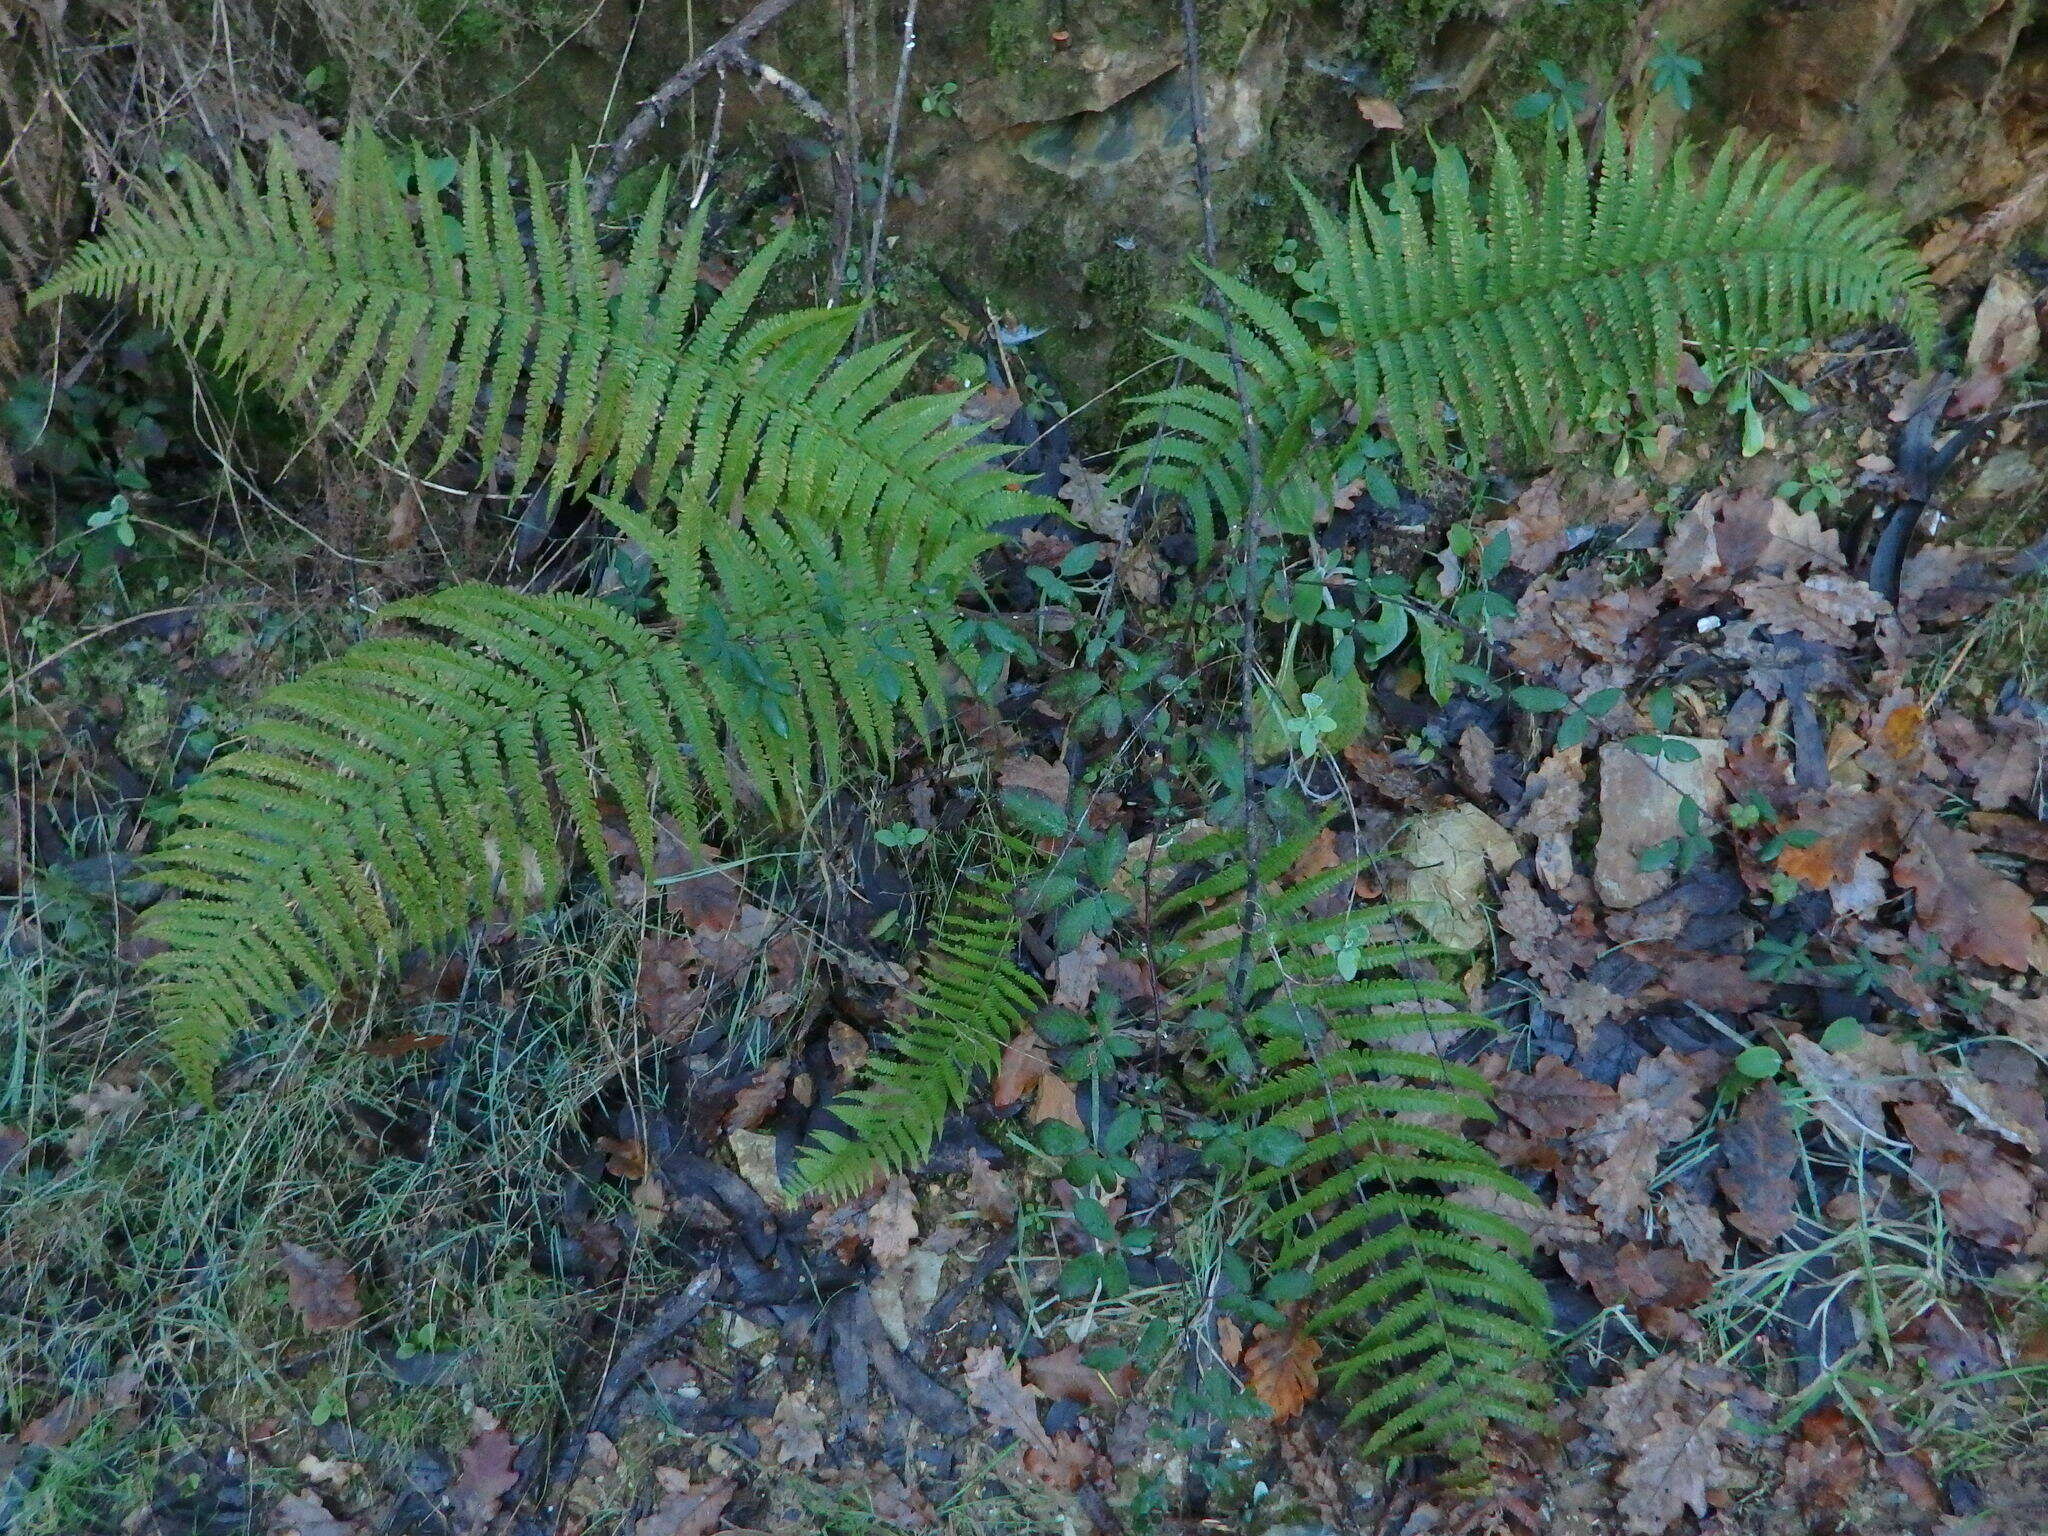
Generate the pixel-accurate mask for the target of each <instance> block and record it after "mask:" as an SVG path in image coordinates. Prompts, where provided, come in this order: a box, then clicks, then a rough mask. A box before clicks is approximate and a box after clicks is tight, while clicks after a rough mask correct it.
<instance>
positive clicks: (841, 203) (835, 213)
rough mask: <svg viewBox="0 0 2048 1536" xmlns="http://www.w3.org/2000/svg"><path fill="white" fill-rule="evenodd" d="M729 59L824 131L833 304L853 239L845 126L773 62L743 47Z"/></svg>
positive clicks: (828, 292)
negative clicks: (829, 156)
mask: <svg viewBox="0 0 2048 1536" xmlns="http://www.w3.org/2000/svg"><path fill="white" fill-rule="evenodd" d="M732 62H733V64H734V66H735V67H736V68H739V69H743V70H745V71H746V72H747V73H748V74H750V75H752V76H753V77H754V78H755V79H756V80H759V81H760V82H761V83H762V84H763V85H770V86H773V87H774V88H775V89H776V90H778V91H780V92H782V94H783V95H785V96H787V97H788V98H789V101H790V105H791V106H793V107H795V108H796V109H797V111H799V112H801V113H803V115H804V116H805V117H808V118H809V119H810V120H811V121H812V122H814V123H816V124H817V125H818V127H819V128H820V129H822V130H823V131H824V134H825V142H826V144H827V145H828V146H830V148H831V151H832V271H831V276H830V277H829V278H828V279H827V280H826V286H825V302H826V303H827V304H834V303H837V302H838V299H839V289H840V286H841V284H842V283H843V282H844V281H845V278H846V252H847V249H848V248H849V247H850V246H851V245H852V243H853V205H854V197H855V192H856V182H855V179H854V169H853V158H852V153H851V149H850V146H849V142H848V139H847V135H846V132H845V130H843V129H841V128H840V126H839V124H838V122H837V121H835V120H834V118H833V116H832V114H831V113H830V112H829V111H827V110H826V107H825V104H824V103H823V102H822V101H820V100H818V98H817V97H815V96H813V95H812V94H811V93H810V92H809V91H807V90H805V89H804V88H803V87H802V86H801V85H799V84H798V83H797V82H796V81H794V80H792V79H790V77H789V76H787V75H785V74H784V73H783V72H782V71H781V70H779V69H777V68H776V67H775V66H774V65H773V64H764V63H762V62H761V61H760V60H759V59H757V58H755V57H754V56H753V54H751V53H749V52H748V51H747V50H746V49H744V48H735V49H734V50H733V57H732Z"/></svg>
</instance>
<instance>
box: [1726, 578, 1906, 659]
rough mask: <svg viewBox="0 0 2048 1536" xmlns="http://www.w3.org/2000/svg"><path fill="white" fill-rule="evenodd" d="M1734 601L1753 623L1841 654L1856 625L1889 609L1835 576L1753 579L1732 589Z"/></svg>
mask: <svg viewBox="0 0 2048 1536" xmlns="http://www.w3.org/2000/svg"><path fill="white" fill-rule="evenodd" d="M1735 596H1736V598H1737V599H1738V600H1739V601H1740V602H1741V603H1742V606H1743V607H1745V608H1747V609H1748V610H1749V612H1750V615H1751V616H1752V617H1753V618H1755V619H1756V621H1757V622H1758V623H1760V624H1767V625H1769V626H1770V627H1771V628H1772V629H1774V630H1777V631H1778V632H1780V633H1781V634H1782V633H1787V632H1790V633H1794V634H1801V635H1804V636H1806V637H1807V638H1808V639H1809V640H1818V641H1819V642H1820V643H1821V644H1822V645H1831V646H1834V647H1835V648H1836V649H1838V650H1844V651H1846V650H1851V649H1853V648H1854V647H1855V645H1856V627H1857V626H1858V625H1859V624H1869V623H1872V622H1873V621H1875V620H1876V619H1877V618H1878V617H1879V616H1880V615H1882V614H1884V613H1885V612H1886V611H1887V610H1889V609H1890V607H1891V604H1890V603H1888V602H1886V601H1885V600H1884V598H1882V597H1881V596H1879V595H1878V593H1877V592H1876V591H1874V590H1873V589H1872V588H1871V587H1869V586H1867V585H1865V584H1864V583H1863V582H1861V581H1858V580H1857V579H1856V578H1855V577H1853V576H1850V575H1847V574H1845V573H1843V572H1841V571H1817V572H1815V573H1814V574H1813V575H1811V576H1806V577H1803V578H1796V577H1791V576H1764V577H1759V578H1758V579H1756V580H1755V581H1745V582H1743V583H1741V584H1740V585H1739V586H1737V587H1736V589H1735Z"/></svg>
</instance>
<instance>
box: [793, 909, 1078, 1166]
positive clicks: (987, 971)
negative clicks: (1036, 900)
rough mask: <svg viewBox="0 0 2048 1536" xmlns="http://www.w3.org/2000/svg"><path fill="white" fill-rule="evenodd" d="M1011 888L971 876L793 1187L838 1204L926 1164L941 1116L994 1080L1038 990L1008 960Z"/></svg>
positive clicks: (1012, 928) (1040, 997) (1013, 938)
mask: <svg viewBox="0 0 2048 1536" xmlns="http://www.w3.org/2000/svg"><path fill="white" fill-rule="evenodd" d="M1017 931H1018V917H1017V903H1016V893H1015V889H1014V882H1013V881H1011V880H1010V879H1008V878H1006V876H1005V874H1004V872H1001V871H999V872H998V873H997V874H996V875H991V876H981V877H969V878H968V879H967V880H966V881H965V882H963V883H962V885H961V886H960V887H959V889H958V890H956V891H955V892H954V895H953V899H952V901H951V903H950V904H949V905H948V906H947V908H946V911H945V914H944V915H943V916H942V917H941V918H940V919H939V922H938V924H937V928H936V931H935V932H934V934H933V935H932V942H931V947H930V949H929V950H928V951H927V953H926V955H925V960H924V972H923V974H922V975H921V976H920V977H919V979H918V983H917V990H916V993H915V994H914V996H913V1007H914V1010H915V1011H914V1012H913V1014H912V1016H911V1018H910V1021H909V1023H908V1024H906V1025H905V1026H904V1028H903V1029H902V1031H901V1032H900V1033H898V1034H897V1035H896V1036H895V1037H894V1038H893V1039H892V1040H891V1041H890V1042H889V1044H888V1046H887V1048H886V1049H885V1050H884V1051H883V1052H881V1053H879V1054H878V1055H876V1056H875V1057H873V1058H872V1059H871V1060H870V1061H869V1063H868V1068H867V1075H866V1079H865V1080H864V1081H863V1082H862V1083H861V1085H860V1086H859V1087H857V1088H854V1089H852V1090H851V1091H849V1092H847V1093H844V1094H841V1095H840V1096H839V1097H838V1098H835V1099H834V1100H832V1102H831V1105H830V1108H831V1110H832V1112H833V1113H834V1114H836V1115H837V1116H838V1117H839V1119H840V1120H841V1121H842V1122H843V1123H844V1124H845V1126H846V1131H845V1133H844V1134H840V1133H839V1132H836V1131H820V1132H818V1133H817V1134H816V1136H815V1137H813V1139H812V1143H811V1145H810V1147H809V1148H807V1149H806V1150H805V1152H804V1154H803V1157H802V1159H801V1160H800V1161H799V1162H798V1164H797V1169H796V1178H795V1180H794V1184H795V1188H796V1189H797V1191H798V1192H800V1193H803V1194H812V1195H820V1196H823V1197H825V1198H827V1199H835V1200H841V1199H846V1198H848V1197H850V1196H852V1195H856V1194H859V1193H860V1192H861V1191H862V1190H863V1189H865V1188H867V1186H868V1185H869V1184H871V1183H873V1182H874V1181H875V1180H876V1179H878V1178H882V1177H886V1176H887V1175H889V1174H892V1173H900V1172H903V1171H905V1170H908V1169H912V1168H915V1167H917V1166H919V1165H920V1164H922V1163H924V1162H925V1161H926V1160H928V1159H929V1158H930V1157H931V1154H932V1148H933V1146H935V1145H936V1144H937V1142H938V1139H939V1132H940V1131H941V1130H942V1129H943V1128H944V1126H945V1123H946V1116H948V1115H949V1114H952V1113H953V1112H954V1111H956V1110H960V1109H964V1108H965V1107H966V1106H967V1104H968V1102H969V1099H970V1097H971V1095H972V1094H973V1091H974V1088H975V1085H976V1084H977V1082H980V1081H983V1080H985V1079H987V1078H989V1077H992V1076H993V1075H994V1074H995V1070H996V1068H997V1066H998V1065H1000V1064H1001V1062H1002V1059H1003V1047H1004V1046H1006V1045H1008V1044H1009V1043H1010V1041H1011V1039H1012V1038H1013V1037H1015V1035H1016V1033H1017V1031H1018V1030H1019V1029H1020V1028H1021V1027H1022V1026H1023V1024H1024V1022H1025V1020H1026V1019H1028V1018H1029V1017H1030V1016H1031V1015H1032V1014H1034V1013H1036V1012H1037V1011H1038V1010H1039V1009H1040V1008H1041V1007H1043V1006H1044V1003H1045V993H1044V989H1043V988H1042V987H1041V986H1040V985H1039V984H1038V982H1037V981H1035V980H1033V979H1032V978H1031V977H1030V976H1027V975H1026V974H1025V973H1024V972H1023V971H1022V970H1021V969H1019V967H1018V966H1017V963H1016V961H1015V960H1014V959H1013V958H1012V952H1013V951H1014V950H1015V948H1016V946H1017Z"/></svg>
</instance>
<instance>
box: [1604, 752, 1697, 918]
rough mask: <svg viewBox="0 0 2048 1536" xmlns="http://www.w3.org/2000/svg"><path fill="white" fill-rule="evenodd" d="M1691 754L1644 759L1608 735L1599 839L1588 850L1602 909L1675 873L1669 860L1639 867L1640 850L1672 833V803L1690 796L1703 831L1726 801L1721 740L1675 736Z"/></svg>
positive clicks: (1628, 901) (1638, 900)
mask: <svg viewBox="0 0 2048 1536" xmlns="http://www.w3.org/2000/svg"><path fill="white" fill-rule="evenodd" d="M1675 739H1676V740H1679V741H1684V742H1687V743H1689V744H1690V745H1691V746H1692V747H1694V748H1695V749H1696V750H1697V751H1698V752H1699V756H1698V757H1697V758H1695V759H1694V760H1693V761H1691V762H1689V763H1677V762H1673V761H1671V760H1670V759H1669V758H1658V759H1654V760H1652V759H1649V758H1646V757H1644V756H1643V755H1642V754H1641V753H1640V752H1637V751H1636V750H1634V749H1633V748H1632V747H1629V746H1626V745H1624V744H1623V743H1621V742H1618V741H1611V742H1609V743H1607V744H1606V745H1605V746H1603V747H1602V748H1601V749H1600V841H1599V842H1598V844H1596V845H1595V847H1594V849H1593V885H1594V888H1595V889H1596V890H1597V891H1598V892H1599V893H1600V899H1601V900H1602V901H1604V902H1606V903H1607V905H1608V906H1610V907H1635V906H1640V905H1642V903H1644V902H1646V901H1648V900H1649V899H1650V898H1651V897H1653V896H1661V895H1663V894H1664V892H1666V891H1667V890H1669V889H1670V888H1671V886H1672V883H1673V882H1674V881H1675V880H1676V879H1677V878H1678V871H1677V869H1676V868H1675V867H1673V866H1666V867H1665V868H1663V869H1644V868H1643V867H1642V856H1643V855H1644V854H1645V853H1647V852H1648V851H1649V850H1650V849H1652V848H1654V847H1656V846H1657V845H1658V844H1659V843H1663V842H1668V841H1669V840H1670V839H1672V838H1674V837H1676V836H1678V835H1679V832H1680V831H1681V827H1680V824H1679V820H1678V812H1679V806H1680V805H1681V804H1683V803H1684V801H1685V800H1686V799H1687V798H1688V797H1690V798H1691V799H1692V800H1694V801H1696V802H1697V803H1698V805H1699V808H1700V814H1701V822H1700V825H1701V828H1702V830H1704V829H1705V828H1706V827H1707V826H1708V825H1709V824H1710V823H1711V822H1712V821H1713V819H1714V817H1715V816H1716V815H1717V814H1718V813H1719V812H1720V809H1721V806H1722V805H1723V803H1724V802H1725V801H1726V799H1727V794H1726V791H1725V790H1723V789H1722V787H1721V764H1722V763H1723V762H1724V761H1725V760H1726V758H1727V756H1728V747H1727V744H1726V743H1725V742H1720V741H1712V740H1708V739H1706V738H1704V737H1695V736H1680V737H1677V738H1675Z"/></svg>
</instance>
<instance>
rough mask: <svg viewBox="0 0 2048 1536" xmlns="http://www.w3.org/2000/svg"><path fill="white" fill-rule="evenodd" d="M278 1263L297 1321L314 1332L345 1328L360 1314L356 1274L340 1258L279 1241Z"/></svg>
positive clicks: (361, 1313)
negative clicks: (297, 1315) (351, 1272)
mask: <svg viewBox="0 0 2048 1536" xmlns="http://www.w3.org/2000/svg"><path fill="white" fill-rule="evenodd" d="M278 1264H279V1265H280V1266H281V1267H282V1268H283V1270H284V1280H285V1289H286V1291H287V1293H288V1294H289V1295H290V1297H291V1303H292V1306H293V1308H294V1309H295V1310H296V1311H297V1312H298V1314H299V1321H300V1322H301V1323H303V1324H304V1325H305V1326H306V1328H307V1329H309V1330H310V1331H312V1332H314V1333H323V1332H326V1331H328V1330H330V1329H335V1328H347V1327H349V1326H350V1325H352V1324H353V1323H354V1322H355V1321H356V1319H357V1318H359V1317H361V1316H362V1315H363V1307H362V1303H361V1302H360V1301H358V1300H357V1299H356V1277H355V1276H354V1275H352V1274H350V1273H349V1269H348V1265H346V1264H345V1263H343V1262H342V1261H341V1260H340V1259H334V1258H329V1257H328V1256H327V1255H325V1254H322V1253H316V1252H314V1251H313V1250H312V1249H311V1248H304V1247H301V1246H300V1245H299V1244H297V1243H281V1244H279V1245H278Z"/></svg>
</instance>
